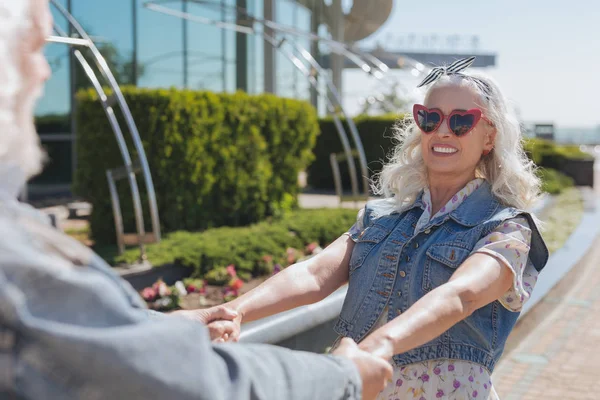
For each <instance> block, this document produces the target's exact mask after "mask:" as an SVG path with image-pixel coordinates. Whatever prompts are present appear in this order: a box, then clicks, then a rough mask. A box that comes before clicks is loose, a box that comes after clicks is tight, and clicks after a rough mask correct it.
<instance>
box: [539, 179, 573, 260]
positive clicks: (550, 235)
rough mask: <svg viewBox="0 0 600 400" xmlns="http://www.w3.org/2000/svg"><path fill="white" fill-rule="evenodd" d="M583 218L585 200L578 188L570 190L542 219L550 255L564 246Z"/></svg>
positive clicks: (561, 195)
mask: <svg viewBox="0 0 600 400" xmlns="http://www.w3.org/2000/svg"><path fill="white" fill-rule="evenodd" d="M582 217H583V198H582V195H581V192H580V191H579V190H578V189H577V188H574V187H572V188H568V189H566V190H564V191H563V192H562V193H561V194H559V195H558V196H557V197H556V201H555V202H554V204H552V205H551V206H550V207H549V209H548V210H545V211H544V212H543V213H542V215H540V218H541V219H542V221H544V226H543V230H542V236H543V238H544V241H545V242H546V245H547V246H548V250H549V251H550V253H554V252H555V251H556V250H558V249H560V248H561V247H563V246H564V244H565V242H566V241H567V239H568V238H569V236H571V234H572V233H573V232H574V231H575V229H576V228H577V226H578V225H579V223H580V221H581V218H582Z"/></svg>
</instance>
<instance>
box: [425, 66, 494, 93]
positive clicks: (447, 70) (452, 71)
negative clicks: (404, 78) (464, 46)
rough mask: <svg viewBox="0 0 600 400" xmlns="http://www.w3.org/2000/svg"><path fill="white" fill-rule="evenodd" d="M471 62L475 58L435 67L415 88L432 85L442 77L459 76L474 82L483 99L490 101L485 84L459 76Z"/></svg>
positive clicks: (478, 80)
mask: <svg viewBox="0 0 600 400" xmlns="http://www.w3.org/2000/svg"><path fill="white" fill-rule="evenodd" d="M473 62H475V56H471V57H467V58H463V59H462V60H457V61H455V62H453V63H452V64H450V65H448V66H447V67H435V68H433V69H432V70H431V72H429V74H427V76H426V77H425V79H423V81H422V82H421V83H419V84H418V85H417V87H418V88H420V87H421V86H425V85H428V84H430V83H433V82H435V81H437V80H438V79H439V78H440V77H441V76H443V75H460V76H462V77H463V78H465V79H470V80H471V81H473V82H475V84H476V85H477V86H479V89H480V90H481V91H482V92H483V94H484V95H485V97H486V98H487V99H488V100H491V98H492V89H491V88H490V86H489V85H488V84H487V83H486V82H484V81H482V80H481V79H479V78H477V77H474V76H469V75H464V74H461V72H462V71H464V70H465V69H467V68H469V67H470V66H471V65H473Z"/></svg>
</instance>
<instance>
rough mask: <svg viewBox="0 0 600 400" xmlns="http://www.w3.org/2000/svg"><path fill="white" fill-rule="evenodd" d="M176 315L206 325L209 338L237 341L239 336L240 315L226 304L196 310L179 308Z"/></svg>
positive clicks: (220, 340) (173, 313) (221, 340)
mask: <svg viewBox="0 0 600 400" xmlns="http://www.w3.org/2000/svg"><path fill="white" fill-rule="evenodd" d="M171 315H177V316H179V317H184V318H187V319H191V320H192V321H196V322H199V323H201V324H203V325H207V327H208V331H209V333H210V338H211V340H213V341H216V342H224V341H226V340H234V341H237V340H238V339H239V336H240V324H241V315H240V314H239V313H238V312H237V311H235V310H233V309H231V308H229V307H226V306H222V305H221V306H215V307H210V308H204V309H198V310H179V311H174V312H172V313H171Z"/></svg>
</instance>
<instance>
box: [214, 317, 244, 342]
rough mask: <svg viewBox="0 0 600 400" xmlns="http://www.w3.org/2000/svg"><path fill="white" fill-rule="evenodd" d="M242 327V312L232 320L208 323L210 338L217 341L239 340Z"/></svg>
mask: <svg viewBox="0 0 600 400" xmlns="http://www.w3.org/2000/svg"><path fill="white" fill-rule="evenodd" d="M241 329H242V314H240V313H238V316H237V317H235V318H234V319H232V320H231V321H228V320H220V321H214V322H211V323H210V324H208V330H209V331H210V338H211V339H212V340H213V342H216V343H223V342H237V341H238V340H240V332H241Z"/></svg>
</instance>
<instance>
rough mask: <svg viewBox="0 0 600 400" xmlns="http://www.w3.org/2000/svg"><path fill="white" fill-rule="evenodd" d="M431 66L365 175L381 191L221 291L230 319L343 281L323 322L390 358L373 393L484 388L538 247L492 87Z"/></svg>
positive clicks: (512, 124)
mask: <svg viewBox="0 0 600 400" xmlns="http://www.w3.org/2000/svg"><path fill="white" fill-rule="evenodd" d="M473 60H474V57H471V58H468V59H464V60H459V61H457V62H456V63H454V64H452V65H450V66H449V67H447V68H442V67H438V68H435V69H434V70H433V71H432V72H431V74H430V75H428V76H427V77H426V78H425V80H424V81H423V82H422V83H421V84H420V85H419V86H425V85H429V89H428V91H427V93H426V96H425V100H424V105H415V106H414V110H413V117H414V120H413V121H411V123H410V124H408V125H405V126H400V127H398V128H397V134H398V138H399V140H400V144H399V146H398V147H397V149H396V151H395V153H394V155H393V157H392V159H391V161H390V163H389V164H387V165H386V166H384V168H383V170H382V172H381V174H380V176H379V177H378V178H379V179H378V186H377V188H376V190H377V192H378V193H379V194H382V195H383V196H384V198H383V199H380V200H375V201H372V202H369V203H368V204H367V205H366V207H365V208H364V209H363V210H361V211H360V212H359V215H358V219H357V222H356V224H355V225H354V226H353V227H352V228H351V229H350V230H349V231H348V232H347V233H346V234H344V235H343V236H341V237H340V238H338V239H337V240H336V241H335V242H334V243H332V244H331V245H330V246H329V247H327V249H325V250H324V251H323V252H322V253H320V254H318V255H317V256H315V257H313V258H312V259H310V260H307V261H304V262H301V263H298V264H295V265H293V266H291V267H289V268H288V269H286V270H284V271H283V272H281V273H280V274H277V275H275V276H274V277H272V278H271V279H269V280H267V281H266V282H265V283H264V284H263V285H261V286H259V287H258V288H256V289H255V290H253V291H251V292H249V293H247V294H246V295H244V296H241V297H240V298H238V299H236V300H234V301H232V302H231V303H229V304H228V306H229V307H231V308H233V309H234V310H237V311H238V312H239V317H238V318H237V319H236V320H235V321H234V322H217V323H215V325H220V326H221V329H223V331H224V332H225V331H227V332H228V333H227V334H224V335H223V337H222V339H223V340H236V339H237V337H238V335H239V324H240V323H241V321H242V320H244V321H250V320H253V319H257V318H262V317H265V316H267V315H270V314H273V313H276V312H281V311H284V310H287V309H290V308H293V307H297V306H300V305H303V304H308V303H312V302H316V301H318V300H321V299H323V298H324V297H326V296H327V295H329V294H330V293H332V292H333V291H334V290H335V289H337V288H338V287H339V286H341V285H342V284H344V283H346V282H347V281H348V283H349V286H348V293H347V296H346V299H345V302H344V305H343V308H342V311H341V314H340V317H339V320H338V321H337V324H336V326H335V330H336V332H337V333H338V334H339V335H340V337H350V338H352V339H354V340H356V341H357V342H360V346H361V348H363V349H366V350H369V351H371V352H374V353H376V354H378V355H381V356H382V357H384V358H386V359H390V358H392V359H393V364H394V378H393V379H392V381H391V382H390V383H389V385H388V386H387V387H386V389H385V390H384V391H383V392H382V393H381V394H380V395H379V398H380V399H409V398H410V399H413V398H414V399H431V398H451V399H454V398H457V399H459V398H460V399H463V398H477V399H479V398H483V399H485V398H497V395H496V393H495V391H494V389H493V385H492V382H491V379H490V375H491V373H492V371H493V369H494V366H495V365H496V363H497V361H498V359H499V358H500V355H501V354H502V351H503V349H504V345H505V342H506V339H507V337H508V335H509V333H510V332H511V330H512V328H513V327H514V325H515V322H516V320H517V317H518V315H519V312H520V310H521V308H522V306H523V304H524V303H525V301H527V299H528V298H529V296H530V295H531V291H532V289H533V286H534V284H535V282H536V279H537V275H538V273H539V271H541V270H542V268H543V267H544V266H545V264H546V261H547V259H548V251H547V248H546V246H545V244H544V242H543V240H542V238H541V236H540V234H539V232H538V230H537V228H536V225H535V221H534V217H533V216H532V215H530V214H529V213H528V212H526V211H524V210H525V209H527V208H529V207H530V206H531V205H532V204H533V203H534V202H535V201H536V200H537V199H538V196H539V190H540V182H539V180H538V178H537V177H536V176H535V174H534V167H533V165H532V164H531V162H529V161H528V160H527V158H526V156H525V153H524V151H523V149H522V147H521V132H520V128H519V123H518V121H517V120H516V118H515V116H514V114H513V113H512V112H511V111H510V110H509V108H508V105H507V102H506V100H505V98H504V96H503V95H502V94H501V92H500V89H499V88H498V86H497V85H496V84H495V83H494V82H493V81H492V80H491V79H489V78H487V77H484V76H475V75H468V74H466V73H464V72H463V71H464V70H465V69H466V68H467V67H468V66H470V65H471V64H472V63H473Z"/></svg>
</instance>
